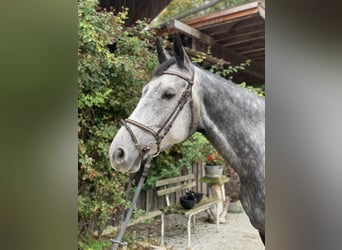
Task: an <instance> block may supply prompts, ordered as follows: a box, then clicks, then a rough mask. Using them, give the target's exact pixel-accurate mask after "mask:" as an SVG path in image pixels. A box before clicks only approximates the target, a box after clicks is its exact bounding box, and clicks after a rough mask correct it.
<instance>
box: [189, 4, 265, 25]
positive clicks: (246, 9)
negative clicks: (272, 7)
mask: <svg viewBox="0 0 342 250" xmlns="http://www.w3.org/2000/svg"><path fill="white" fill-rule="evenodd" d="M258 7H259V4H258V3H257V2H252V3H248V4H244V5H240V6H236V7H233V8H230V9H226V10H223V11H219V12H215V13H213V14H208V15H205V16H200V17H195V18H193V19H190V20H188V21H186V23H187V24H188V25H191V26H192V27H194V28H199V27H203V26H208V25H210V24H217V23H220V22H221V23H222V22H225V21H229V20H233V19H236V18H239V17H245V16H249V15H252V14H256V13H258V11H259V9H258Z"/></svg>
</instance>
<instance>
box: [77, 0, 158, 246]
mask: <svg viewBox="0 0 342 250" xmlns="http://www.w3.org/2000/svg"><path fill="white" fill-rule="evenodd" d="M97 4H98V1H96V0H82V1H78V19H79V27H78V85H79V95H78V111H79V112H78V137H79V144H78V151H79V155H78V158H79V160H78V163H79V164H78V171H79V180H78V216H79V233H80V235H87V234H88V235H89V234H90V233H91V232H92V231H95V230H97V232H98V235H97V236H98V237H100V236H101V232H102V230H103V228H104V227H105V226H106V225H107V224H108V223H111V224H115V223H117V221H114V220H113V217H114V218H117V219H116V220H118V214H121V212H122V210H123V208H124V203H125V199H124V197H125V186H126V184H127V182H128V175H124V174H121V173H118V172H116V171H113V170H112V169H111V168H110V165H109V160H108V156H107V155H108V148H109V145H110V142H111V140H112V139H113V137H114V135H115V134H116V132H117V130H118V126H117V125H118V124H119V119H120V118H123V117H127V116H128V115H129V114H130V113H131V112H132V110H133V108H134V106H135V105H136V103H137V102H138V100H139V97H140V95H141V89H142V86H143V84H144V83H145V82H146V81H147V80H148V79H149V78H150V76H151V73H152V70H153V69H154V68H155V66H156V62H157V60H156V54H155V52H154V50H152V49H151V48H153V44H152V43H153V39H154V37H155V34H154V32H153V31H149V32H148V33H147V32H144V31H143V28H144V27H145V26H146V25H147V24H146V23H145V22H143V21H141V22H139V23H138V25H137V26H135V27H134V28H124V26H123V24H124V21H125V19H126V18H127V10H123V11H122V12H121V13H119V14H118V15H117V16H114V15H113V14H112V13H110V12H108V13H107V12H99V11H97ZM109 48H110V49H109ZM139 213H141V212H140V211H139ZM89 249H97V248H96V247H90V248H89Z"/></svg>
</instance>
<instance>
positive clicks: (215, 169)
mask: <svg viewBox="0 0 342 250" xmlns="http://www.w3.org/2000/svg"><path fill="white" fill-rule="evenodd" d="M204 170H205V175H206V176H207V177H219V176H221V175H222V173H223V165H213V166H210V165H208V166H205V167H204Z"/></svg>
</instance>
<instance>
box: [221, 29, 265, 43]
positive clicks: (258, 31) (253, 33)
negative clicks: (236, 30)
mask: <svg viewBox="0 0 342 250" xmlns="http://www.w3.org/2000/svg"><path fill="white" fill-rule="evenodd" d="M258 33H260V34H265V30H264V29H261V30H253V31H250V32H247V33H242V34H237V35H230V34H229V35H227V34H225V36H226V37H225V38H215V41H216V42H221V41H225V42H230V41H232V40H234V39H237V38H239V39H241V38H242V37H248V36H250V35H255V34H258ZM227 36H228V38H227Z"/></svg>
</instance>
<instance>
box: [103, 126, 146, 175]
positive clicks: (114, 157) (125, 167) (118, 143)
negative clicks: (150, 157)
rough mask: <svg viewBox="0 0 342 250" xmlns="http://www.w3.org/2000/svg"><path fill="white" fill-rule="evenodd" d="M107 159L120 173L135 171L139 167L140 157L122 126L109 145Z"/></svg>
mask: <svg viewBox="0 0 342 250" xmlns="http://www.w3.org/2000/svg"><path fill="white" fill-rule="evenodd" d="M109 160H110V164H111V167H112V168H113V169H114V170H117V171H120V172H122V173H136V172H137V171H138V170H139V169H140V164H141V157H140V155H139V152H138V150H137V149H136V148H135V146H134V144H133V143H132V141H131V138H130V136H129V135H128V133H127V132H126V131H125V129H124V128H121V129H120V130H119V131H118V133H117V135H116V136H115V137H114V139H113V141H112V143H111V145H110V148H109Z"/></svg>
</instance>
